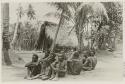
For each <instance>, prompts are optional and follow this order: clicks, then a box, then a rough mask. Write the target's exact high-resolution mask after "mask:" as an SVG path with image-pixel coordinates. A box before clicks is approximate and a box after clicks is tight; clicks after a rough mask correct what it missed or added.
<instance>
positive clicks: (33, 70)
mask: <svg viewBox="0 0 125 84" xmlns="http://www.w3.org/2000/svg"><path fill="white" fill-rule="evenodd" d="M25 67H27V76H26V77H25V78H26V79H32V78H33V77H34V76H37V75H38V74H40V71H41V66H40V64H39V63H38V55H37V54H33V56H32V61H31V62H29V63H27V64H26V65H25Z"/></svg>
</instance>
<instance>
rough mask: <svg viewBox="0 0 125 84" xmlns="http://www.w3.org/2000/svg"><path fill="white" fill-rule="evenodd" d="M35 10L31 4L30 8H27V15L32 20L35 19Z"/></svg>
mask: <svg viewBox="0 0 125 84" xmlns="http://www.w3.org/2000/svg"><path fill="white" fill-rule="evenodd" d="M35 15H36V14H35V10H34V9H33V7H32V5H31V4H29V6H28V9H27V17H28V18H29V19H30V20H32V19H35Z"/></svg>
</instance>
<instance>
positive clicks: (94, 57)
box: [90, 51, 97, 70]
mask: <svg viewBox="0 0 125 84" xmlns="http://www.w3.org/2000/svg"><path fill="white" fill-rule="evenodd" d="M90 55H91V57H92V70H93V69H95V67H96V64H97V58H96V56H95V51H91V53H90Z"/></svg>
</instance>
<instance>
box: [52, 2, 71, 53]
mask: <svg viewBox="0 0 125 84" xmlns="http://www.w3.org/2000/svg"><path fill="white" fill-rule="evenodd" d="M51 5H53V6H55V7H56V8H57V10H58V11H60V12H61V14H60V20H59V24H58V27H57V30H56V33H55V37H54V41H53V43H52V47H51V53H52V52H53V50H54V47H55V44H56V39H57V35H58V32H59V29H60V27H61V25H62V24H63V23H64V20H65V19H66V18H65V16H71V15H70V14H71V13H70V11H69V6H68V5H69V3H51Z"/></svg>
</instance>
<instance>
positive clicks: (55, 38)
mask: <svg viewBox="0 0 125 84" xmlns="http://www.w3.org/2000/svg"><path fill="white" fill-rule="evenodd" d="M63 13H64V10H62V13H61V17H60V21H59V25H58V27H57V30H56V34H55V37H54V41H53V43H52V47H51V53H52V52H53V51H54V47H55V44H56V40H57V35H58V32H59V29H60V26H61V24H62V19H63Z"/></svg>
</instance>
